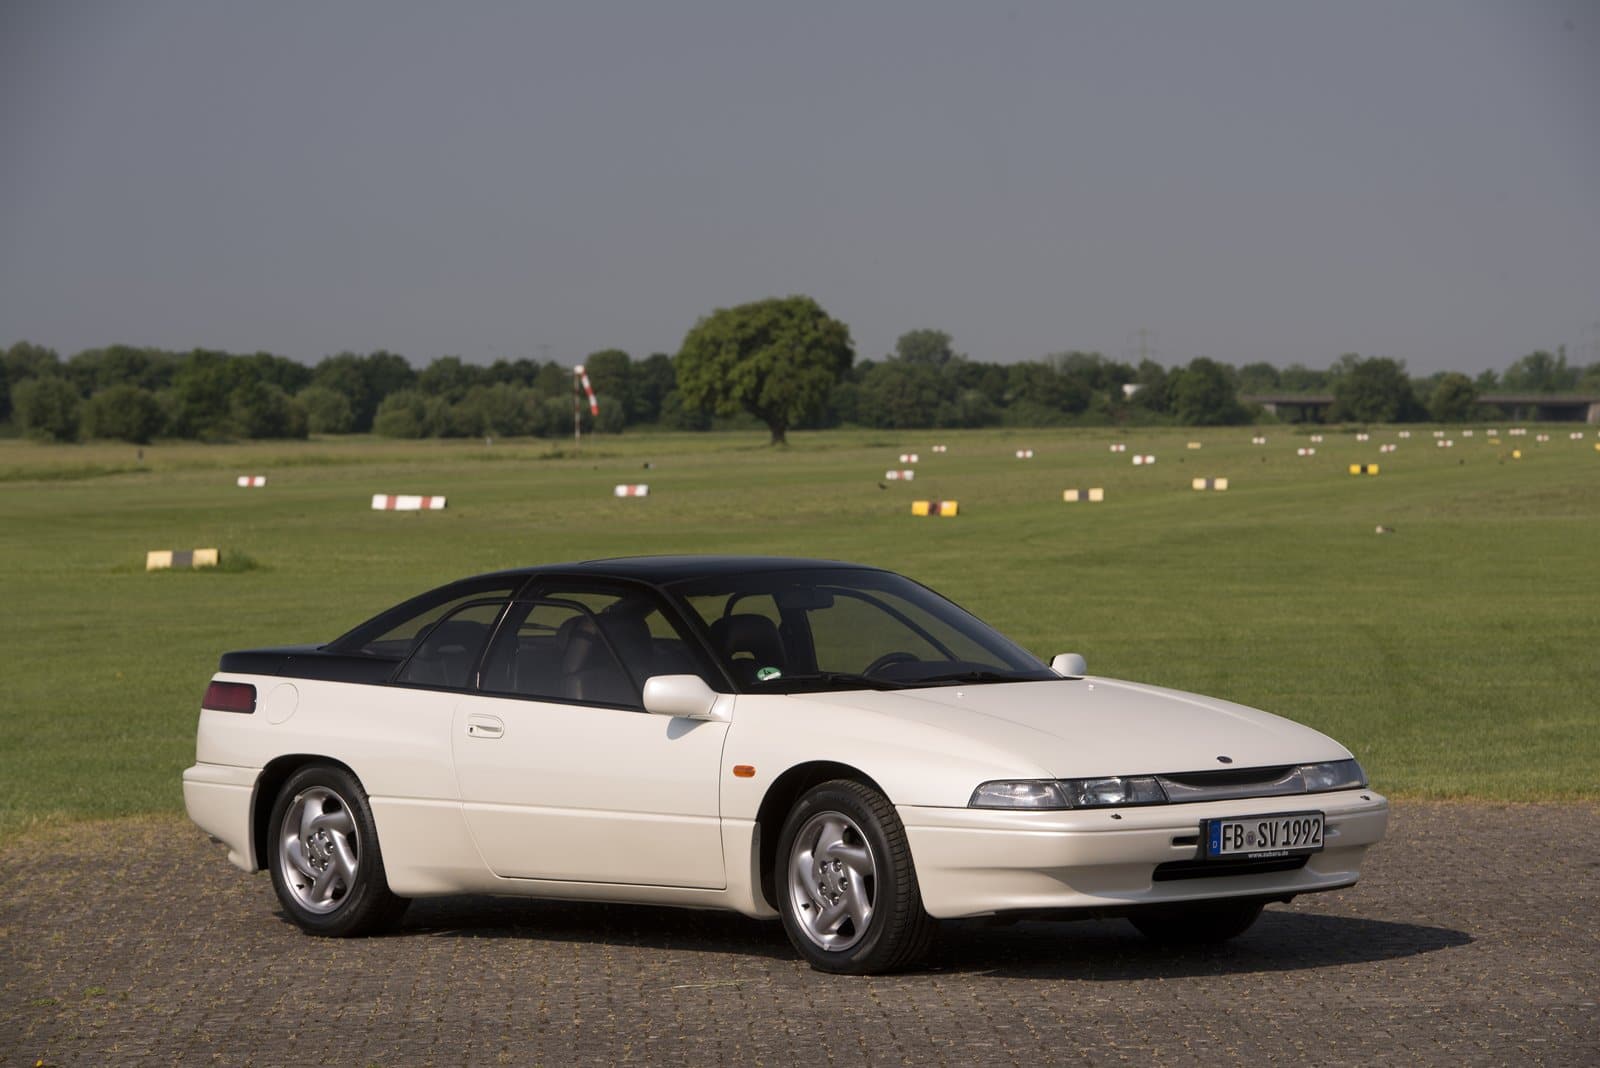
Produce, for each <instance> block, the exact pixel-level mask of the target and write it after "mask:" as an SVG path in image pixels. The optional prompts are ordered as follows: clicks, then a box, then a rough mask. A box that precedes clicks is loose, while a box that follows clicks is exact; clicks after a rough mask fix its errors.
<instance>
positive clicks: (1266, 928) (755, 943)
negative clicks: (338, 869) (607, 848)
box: [0, 803, 1600, 1068]
mask: <svg viewBox="0 0 1600 1068" xmlns="http://www.w3.org/2000/svg"><path fill="white" fill-rule="evenodd" d="M1597 832H1600V809H1597V808H1596V807H1595V806H1594V805H1564V806H1554V805H1540V806H1532V805H1516V806H1492V805H1467V804H1424V803H1400V804H1398V805H1396V806H1395V810H1394V814H1393V820H1392V822H1391V830H1390V838H1389V840H1388V841H1387V842H1386V843H1384V845H1382V846H1381V847H1380V848H1379V849H1378V850H1377V851H1376V852H1375V853H1374V855H1373V856H1372V858H1371V861H1370V865H1369V868H1368V873H1367V877H1366V878H1365V879H1364V880H1363V881H1362V883H1361V885H1360V886H1358V887H1355V888H1353V889H1351V890H1346V891H1342V892H1339V893H1333V894H1320V895H1313V896H1311V897H1306V898H1301V899H1299V900H1297V901H1296V902H1294V903H1293V904H1292V905H1289V906H1273V907H1271V908H1269V909H1268V911H1267V913H1266V915H1265V916H1263V918H1262V919H1261V921H1260V922H1259V923H1258V924H1257V925H1256V926H1255V927H1254V928H1252V929H1251V930H1250V931H1249V932H1248V933H1247V934H1245V935H1244V936H1242V937H1241V938H1239V939H1238V940H1237V941H1235V942H1233V943H1230V944H1228V945H1227V946H1224V947H1220V948H1207V949H1196V950H1189V951H1176V952H1175V951H1168V950H1161V949H1158V948H1156V947H1154V946H1153V945H1151V944H1149V943H1146V942H1145V941H1144V940H1143V939H1142V938H1141V937H1140V936H1139V935H1138V934H1137V933H1136V932H1134V931H1133V929H1132V928H1131V927H1130V926H1128V925H1127V924H1125V923H1121V922H1110V921H1093V922H1086V923H1070V924H1043V923H1025V924H1018V925H1015V926H1010V927H994V926H985V925H979V924H966V925H961V926H959V927H957V928H955V929H953V930H949V931H947V932H946V936H945V938H944V939H943V941H942V943H941V946H940V949H939V952H938V956H937V958H936V959H935V961H934V962H933V963H932V964H930V966H929V967H927V968H925V969H923V970H921V971H918V972H914V973H911V974H906V975H897V976H891V977H887V978H873V979H860V978H841V977H835V976H827V975H822V974H820V973H817V972H813V971H810V970H809V969H807V968H806V967H805V966H804V965H802V964H801V963H799V961H798V960H797V959H796V957H795V955H794V953H793V952H792V951H791V950H790V948H789V946H788V944H787V943H786V942H785V941H784V938H783V933H782V931H781V930H780V929H779V928H778V927H777V926H776V925H774V924H763V923H756V922H753V921H750V920H746V919H743V918H740V917H738V916H734V915H731V914H721V913H705V912H700V913H696V912H687V911H676V910H670V909H654V908H643V907H623V906H599V905H572V904H562V903H541V902H528V901H516V900H506V899H489V898H461V899H451V900H445V901H424V902H419V903H417V904H415V905H413V907H412V910H411V912H410V913H408V915H407V918H406V921H405V924H404V926H403V928H402V929H401V931H400V932H399V933H397V934H395V935H392V936H388V937H383V938H372V939H364V940H354V941H329V940H322V939H314V938H309V937H306V936H303V935H301V934H299V933H298V932H297V931H296V929H295V928H293V927H291V926H290V925H289V924H288V923H287V922H286V921H285V920H283V919H282V918H281V916H280V915H279V913H278V911H277V905H276V901H275V899H274V898H273V894H272V887H271V884H270V882H269V880H268V878H267V876H266V875H265V874H258V875H254V876H246V875H244V874H242V873H240V872H238V871H235V870H234V869H233V868H232V867H230V866H229V865H228V863H227V861H226V860H225V859H224V857H223V853H222V850H221V849H219V848H217V847H216V846H214V845H212V844H211V843H210V842H209V841H208V840H207V839H206V838H205V836H204V835H202V834H201V833H200V832H198V831H197V830H195V829H194V827H192V826H191V825H190V824H188V823H187V822H185V821H183V820H181V819H177V818H167V819H152V820H133V821H121V822H115V823H103V824H93V825H87V826H76V827H71V828H66V829H58V830H51V831H47V832H41V833H36V834H33V835H31V836H29V837H27V838H24V839H22V840H21V841H17V842H14V843H13V844H12V845H11V846H10V847H9V848H8V849H7V850H6V851H5V852H4V853H3V854H0V955H3V960H4V962H5V970H4V978H3V979H0V1065H4V1066H6V1068H11V1066H14V1065H27V1066H32V1065H35V1064H36V1063H38V1062H42V1063H44V1064H45V1065H79V1064H81V1065H124V1064H144V1063H148V1064H217V1065H291V1064H295V1065H298V1064H335V1065H359V1066H364V1065H385V1066H387V1065H492V1064H516V1065H524V1064H562V1065H565V1064H573V1063H577V1064H614V1063H643V1064H669V1063H670V1064H707V1063H710V1064H719V1063H729V1062H731V1063H738V1064H741V1065H760V1064H770V1065H786V1064H797V1063H805V1064H808V1065H826V1064H847V1065H859V1064H908V1065H918V1066H922V1065H942V1064H950V1065H984V1066H1000V1065H1022V1066H1027V1068H1040V1066H1044V1065H1054V1064H1073V1063H1088V1064H1096V1065H1099V1064H1122V1063H1126V1064H1134V1065H1151V1064H1174V1063H1176V1064H1182V1063H1196V1062H1210V1063H1218V1062H1222V1063H1227V1062H1248V1063H1262V1062H1268V1063H1270V1062H1286V1063H1295V1064H1310V1065H1324V1064H1385V1065H1388V1064H1405V1063H1419V1064H1450V1065H1456V1064H1529V1063H1534V1064H1552V1065H1595V1064H1600V1009H1597V1006H1596V1002H1597V1001H1600V957H1597V950H1600V893H1597V890H1600V833H1597Z"/></svg>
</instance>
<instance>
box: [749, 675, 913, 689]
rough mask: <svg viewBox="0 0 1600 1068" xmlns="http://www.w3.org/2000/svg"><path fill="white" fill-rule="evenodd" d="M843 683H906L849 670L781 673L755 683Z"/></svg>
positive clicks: (884, 686)
mask: <svg viewBox="0 0 1600 1068" xmlns="http://www.w3.org/2000/svg"><path fill="white" fill-rule="evenodd" d="M797 682H798V683H807V684H809V683H816V682H822V683H841V684H843V685H844V686H845V687H847V688H859V689H864V690H895V689H899V688H900V687H901V686H902V685H904V683H899V682H888V681H886V680H884V679H874V678H870V677H868V676H866V675H855V674H852V673H850V672H848V671H808V672H806V673H805V674H803V675H779V676H777V677H776V678H771V679H766V680H757V681H756V682H755V683H754V684H753V685H754V687H756V688H762V687H765V686H766V685H772V684H775V685H777V686H779V687H782V686H784V685H786V684H791V683H797Z"/></svg>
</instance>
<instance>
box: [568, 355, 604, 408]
mask: <svg viewBox="0 0 1600 1068" xmlns="http://www.w3.org/2000/svg"><path fill="white" fill-rule="evenodd" d="M572 373H573V374H575V375H577V376H578V381H579V382H580V383H582V384H583V394H584V396H586V397H588V398H589V414H590V415H599V414H600V402H599V401H597V400H595V399H594V387H593V386H591V385H590V384H589V372H587V371H585V370H584V369H583V364H581V363H580V364H579V365H578V366H576V367H574V368H573V369H572Z"/></svg>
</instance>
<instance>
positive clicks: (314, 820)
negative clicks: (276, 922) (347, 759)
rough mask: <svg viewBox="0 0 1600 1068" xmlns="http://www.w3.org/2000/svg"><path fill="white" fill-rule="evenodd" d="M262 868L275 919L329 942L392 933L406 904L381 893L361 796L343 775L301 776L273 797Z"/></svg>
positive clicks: (384, 884) (311, 770)
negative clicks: (273, 895) (278, 908)
mask: <svg viewBox="0 0 1600 1068" xmlns="http://www.w3.org/2000/svg"><path fill="white" fill-rule="evenodd" d="M267 828H268V833H269V834H270V835H271V836H272V837H271V839H270V840H269V842H268V858H267V865H268V867H269V868H270V869H271V871H272V888H273V890H275V891H277V894H278V901H279V902H280V903H281V904H282V905H283V911H284V912H286V913H287V914H288V916H289V919H291V920H293V921H294V922H295V924H296V925H298V926H299V927H300V929H301V930H303V931H305V932H307V933H308V934H314V935H323V936H326V937H330V938H349V937H354V936H356V935H365V934H374V933H376V932H379V931H382V930H385V929H387V928H389V927H392V926H393V925H394V924H395V922H396V921H398V920H399V919H400V915H401V913H403V912H405V909H406V905H407V904H408V902H407V900H406V899H405V898H403V897H397V896H395V895H394V894H393V893H391V892H390V890H389V882H388V879H387V878H386V877H385V876H384V872H383V854H382V852H381V851H380V850H379V848H378V827H377V824H376V823H375V822H374V821H373V819H372V807H371V805H369V804H368V803H367V792H366V791H365V790H363V789H362V788H361V783H360V781H359V780H357V779H356V777H355V776H354V775H352V774H351V773H350V772H348V771H346V770H345V769H344V768H337V767H332V766H329V765H326V764H314V765H311V766H309V767H305V768H301V769H300V770H299V771H297V772H295V773H294V774H293V775H291V776H289V780H288V781H287V782H285V783H284V784H283V788H282V789H281V790H279V791H278V799H277V800H276V801H275V802H274V803H273V806H272V818H271V820H270V821H269V822H268V824H267Z"/></svg>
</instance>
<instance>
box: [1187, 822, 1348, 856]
mask: <svg viewBox="0 0 1600 1068" xmlns="http://www.w3.org/2000/svg"><path fill="white" fill-rule="evenodd" d="M1202 840H1203V841H1204V842H1205V843H1206V856H1207V857H1208V858H1211V857H1243V858H1245V859H1247V860H1264V859H1267V858H1269V857H1292V856H1298V855H1300V854H1302V853H1315V852H1317V851H1318V850H1320V849H1321V848H1322V813H1320V812H1277V813H1274V814H1272V815H1270V816H1238V817H1234V818H1230V819H1225V820H1207V821H1206V826H1205V835H1204V838H1203V839H1202Z"/></svg>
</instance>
